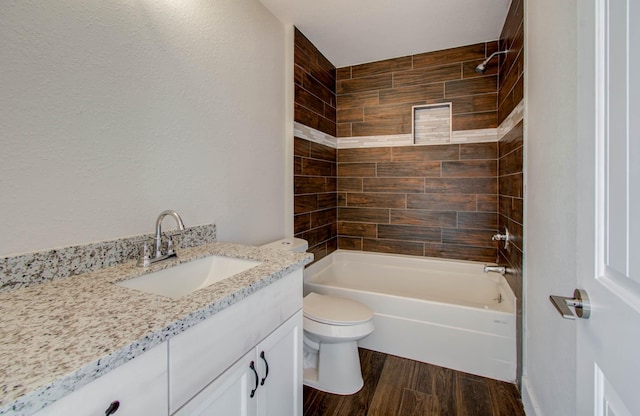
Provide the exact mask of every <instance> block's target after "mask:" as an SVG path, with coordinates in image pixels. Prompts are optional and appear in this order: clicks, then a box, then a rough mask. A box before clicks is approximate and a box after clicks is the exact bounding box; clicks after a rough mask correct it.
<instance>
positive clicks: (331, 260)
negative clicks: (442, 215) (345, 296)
mask: <svg viewBox="0 0 640 416" xmlns="http://www.w3.org/2000/svg"><path fill="white" fill-rule="evenodd" d="M345 256H346V257H353V258H361V259H362V258H365V259H366V258H384V259H387V260H392V261H400V262H408V263H410V264H411V263H419V262H431V263H435V264H437V265H439V266H443V265H446V266H448V267H451V266H454V267H455V266H462V267H463V268H465V269H475V268H482V267H484V265H485V264H488V265H496V264H495V263H485V262H478V261H471V260H456V259H446V258H440V257H427V256H412V255H407V254H392V253H377V252H368V251H356V250H342V249H338V250H335V251H333V252H331V253H330V254H328V255H327V256H325V257H323V258H321V259H320V260H318V261H316V262H314V263H312V264H311V265H309V266H307V267H306V268H305V269H304V277H303V280H304V284H305V285H306V284H307V281H308V280H309V279H312V278H313V277H314V276H315V275H317V274H318V273H321V272H322V271H323V270H324V269H326V268H327V267H329V266H330V265H332V264H336V263H339V262H340V259H341V258H342V257H345ZM483 277H484V278H486V279H489V280H493V281H495V282H496V283H498V289H499V292H500V294H501V295H502V297H503V300H502V302H504V303H505V305H503V306H506V307H503V308H491V307H488V308H486V307H479V306H472V305H468V304H463V303H452V302H446V301H443V300H438V299H424V298H417V297H408V298H409V299H413V300H417V301H422V302H433V303H438V304H445V305H446V304H454V305H456V307H461V308H466V309H469V310H473V311H490V312H496V313H503V314H507V315H515V314H516V306H517V304H516V301H517V300H516V296H515V293H514V292H513V289H511V286H510V285H509V282H508V281H507V279H506V277H505V276H503V275H501V274H495V273H493V274H487V276H483ZM313 284H317V283H314V282H309V285H313ZM325 286H331V285H326V284H325ZM336 287H339V288H341V289H343V290H347V291H362V292H365V293H370V294H377V295H379V294H381V292H376V291H370V290H363V289H352V288H347V287H342V286H336ZM304 294H305V295H306V294H307V289H306V286H305V291H304ZM384 295H385V296H392V297H395V298H407V296H402V295H396V294H390V293H384ZM504 309H507V310H504Z"/></svg>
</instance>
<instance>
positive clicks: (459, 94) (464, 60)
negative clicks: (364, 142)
mask: <svg viewBox="0 0 640 416" xmlns="http://www.w3.org/2000/svg"><path fill="white" fill-rule="evenodd" d="M497 50H498V42H497V41H494V42H485V43H478V44H475V45H468V46H461V47H458V48H452V49H446V50H441V51H435V52H428V53H423V54H419V55H412V56H403V57H400V58H394V59H388V60H384V61H377V62H371V63H366V64H361V65H355V66H349V67H344V68H338V69H337V84H336V93H337V100H338V104H337V107H336V108H337V123H338V137H352V136H375V135H389V134H407V133H411V107H412V106H414V105H420V104H436V103H441V102H451V103H452V112H453V120H452V128H453V130H472V129H483V128H493V127H497V126H498V60H497V59H494V60H492V61H491V62H490V63H489V65H488V66H487V71H486V72H485V73H484V74H483V75H481V74H477V73H476V72H475V70H474V69H475V67H476V66H477V65H478V64H479V63H481V62H482V61H483V60H484V59H485V57H487V56H489V55H490V54H491V53H493V52H495V51H497Z"/></svg>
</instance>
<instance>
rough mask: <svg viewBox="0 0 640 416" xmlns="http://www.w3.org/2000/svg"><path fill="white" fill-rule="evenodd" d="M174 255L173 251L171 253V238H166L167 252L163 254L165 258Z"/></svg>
mask: <svg viewBox="0 0 640 416" xmlns="http://www.w3.org/2000/svg"><path fill="white" fill-rule="evenodd" d="M174 253H175V251H173V241H172V240H171V237H167V251H166V253H165V254H166V255H167V256H171V255H172V254H174Z"/></svg>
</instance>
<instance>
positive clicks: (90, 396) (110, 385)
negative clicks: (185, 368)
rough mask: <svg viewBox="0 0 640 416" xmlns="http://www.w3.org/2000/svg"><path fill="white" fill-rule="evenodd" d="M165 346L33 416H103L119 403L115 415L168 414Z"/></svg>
mask: <svg viewBox="0 0 640 416" xmlns="http://www.w3.org/2000/svg"><path fill="white" fill-rule="evenodd" d="M167 378H168V376H167V343H166V342H164V343H162V344H160V345H158V346H156V347H154V348H152V349H151V350H149V351H147V352H145V353H144V354H142V355H140V356H138V357H136V358H134V359H133V360H131V361H129V362H127V363H125V364H123V365H121V366H120V367H118V368H116V369H115V370H113V371H110V372H109V373H107V374H105V375H104V376H102V377H100V378H98V379H96V380H94V381H92V382H91V383H89V384H87V385H86V386H83V387H81V388H80V389H78V390H76V391H74V392H73V393H71V394H69V395H67V396H65V397H63V398H61V399H60V400H58V401H56V402H55V403H53V404H52V405H50V406H48V407H46V408H44V409H42V410H40V411H39V412H38V413H36V416H58V415H59V416H68V415H70V414H73V415H77V416H85V415H86V416H96V415H104V414H105V411H106V410H107V408H108V407H109V404H110V403H111V402H113V401H115V400H117V401H119V402H120V407H119V409H118V410H117V411H116V412H115V413H114V415H115V416H140V415H154V416H155V415H159V416H160V415H168V409H167V400H168V398H167Z"/></svg>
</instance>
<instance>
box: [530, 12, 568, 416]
mask: <svg viewBox="0 0 640 416" xmlns="http://www.w3.org/2000/svg"><path fill="white" fill-rule="evenodd" d="M525 7H526V12H525V18H526V21H525V28H526V30H527V32H526V36H525V38H526V42H527V43H526V46H525V51H526V53H527V60H526V64H525V66H526V69H525V74H526V76H525V82H526V93H525V97H526V106H527V108H526V113H525V114H526V175H527V179H526V186H527V192H526V197H525V204H526V208H525V210H526V215H525V221H526V223H525V227H526V233H525V235H526V246H525V279H526V283H525V291H526V294H525V299H526V304H525V316H526V318H525V334H526V336H525V349H526V353H525V379H524V388H525V389H526V391H525V392H524V395H525V396H527V395H529V396H533V398H534V399H535V400H536V402H537V405H538V406H539V409H538V410H539V412H538V413H537V414H538V415H574V414H576V358H575V354H576V322H575V321H568V320H564V319H562V318H561V317H560V315H559V314H558V312H556V310H555V309H554V307H553V306H552V305H551V303H550V302H549V295H550V294H557V295H563V296H570V295H571V294H572V293H573V289H575V287H576V212H577V210H578V206H577V203H576V198H577V194H576V187H577V165H576V150H577V133H576V131H577V121H576V120H577V110H576V106H577V102H576V96H577V89H576V88H577V87H576V70H577V51H576V48H577V39H576V29H577V8H576V7H577V6H576V0H567V1H561V2H558V1H555V0H536V1H526V2H525ZM528 410H530V412H529V413H528V414H532V415H533V414H536V413H532V412H531V411H532V410H533V409H528Z"/></svg>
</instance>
